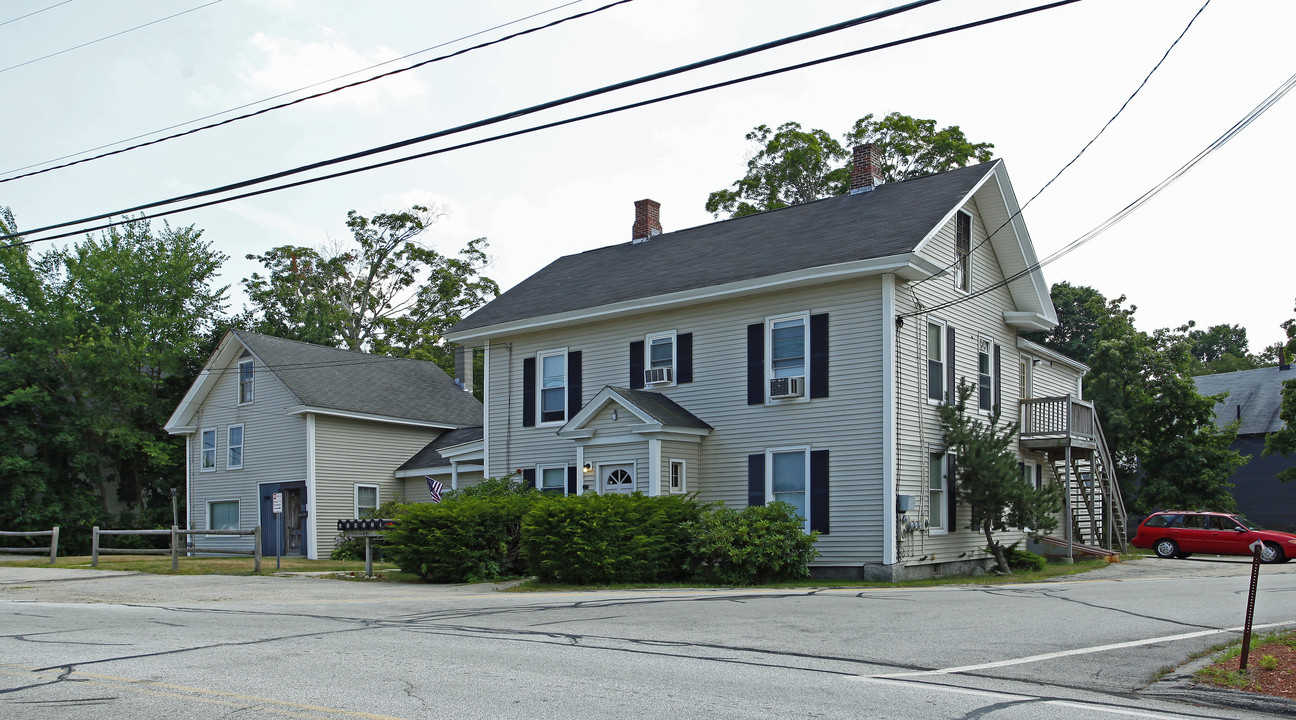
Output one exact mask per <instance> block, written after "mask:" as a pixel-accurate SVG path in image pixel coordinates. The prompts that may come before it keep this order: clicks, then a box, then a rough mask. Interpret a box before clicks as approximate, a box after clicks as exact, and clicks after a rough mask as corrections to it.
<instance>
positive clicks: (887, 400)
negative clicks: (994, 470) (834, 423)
mask: <svg viewBox="0 0 1296 720" xmlns="http://www.w3.org/2000/svg"><path fill="white" fill-rule="evenodd" d="M895 316H896V287H895V275H893V274H890V273H888V274H886V275H883V276H882V322H883V328H882V503H883V507H882V538H883V539H882V562H883V564H885V565H894V564H895V562H896V502H897V498H896V461H897V453H896V441H897V436H896V405H897V404H898V403H897V400H896V385H897V384H896V379H895V372H896V351H897V350H896V348H897V342H896V334H897V333H899V332H900V329H899V328H897V327H886V325H888V324H894V320H893V318H895Z"/></svg>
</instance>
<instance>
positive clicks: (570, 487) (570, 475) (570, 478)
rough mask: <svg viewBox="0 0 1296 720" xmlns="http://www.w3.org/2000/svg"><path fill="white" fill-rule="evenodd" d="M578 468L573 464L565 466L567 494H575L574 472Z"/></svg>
mask: <svg viewBox="0 0 1296 720" xmlns="http://www.w3.org/2000/svg"><path fill="white" fill-rule="evenodd" d="M578 470H579V469H578V468H577V467H576V466H575V465H568V466H567V494H568V495H575V494H576V473H577V472H578Z"/></svg>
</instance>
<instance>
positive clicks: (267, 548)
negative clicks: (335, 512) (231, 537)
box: [261, 482, 307, 555]
mask: <svg viewBox="0 0 1296 720" xmlns="http://www.w3.org/2000/svg"><path fill="white" fill-rule="evenodd" d="M277 492H281V493H283V496H284V497H283V514H282V517H281V516H280V515H276V514H275V512H274V494H275V493H277ZM306 517H307V511H306V483H304V482H291V483H274V484H269V485H262V486H261V554H262V555H306Z"/></svg>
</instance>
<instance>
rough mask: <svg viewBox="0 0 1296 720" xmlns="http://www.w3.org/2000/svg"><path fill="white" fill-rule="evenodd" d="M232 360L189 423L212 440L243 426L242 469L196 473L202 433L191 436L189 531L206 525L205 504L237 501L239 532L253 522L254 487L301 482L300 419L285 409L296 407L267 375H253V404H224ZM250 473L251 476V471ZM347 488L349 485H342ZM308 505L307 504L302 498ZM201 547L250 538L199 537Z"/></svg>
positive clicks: (234, 375) (232, 385) (237, 544)
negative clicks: (250, 436)
mask: <svg viewBox="0 0 1296 720" xmlns="http://www.w3.org/2000/svg"><path fill="white" fill-rule="evenodd" d="M238 362H239V361H238V360H232V361H231V362H230V364H229V366H227V367H225V368H217V369H216V370H217V371H218V375H217V378H216V384H215V385H214V386H213V388H212V391H211V394H210V395H209V396H208V400H207V401H206V402H204V403H203V404H202V407H201V408H200V409H199V411H198V413H197V414H196V415H195V417H194V424H195V425H198V426H199V427H202V428H204V429H205V430H206V429H210V430H212V432H213V433H214V434H215V435H216V436H217V437H222V436H226V442H228V437H227V435H228V428H229V427H231V426H235V425H242V426H243V427H244V438H243V450H242V453H241V455H242V461H243V467H244V468H245V469H244V470H237V469H235V470H234V471H232V472H231V471H230V470H229V468H227V467H225V466H224V464H221V466H220V467H218V468H216V469H214V470H213V471H207V472H200V470H201V466H202V434H201V433H197V434H195V436H194V441H193V442H192V443H190V446H191V448H192V449H191V451H190V452H191V455H190V457H189V459H188V463H189V468H190V478H191V479H192V480H191V486H190V493H191V496H190V497H189V502H188V508H189V511H188V512H189V521H188V522H189V527H191V528H194V529H203V528H206V527H207V523H208V520H209V517H208V515H207V503H208V502H216V501H228V500H234V499H237V500H238V501H239V504H240V513H241V522H242V528H243V529H245V530H246V529H250V528H251V527H253V526H254V525H256V524H257V523H258V522H259V516H260V512H261V510H260V508H261V495H260V484H262V483H279V482H302V481H304V480H305V479H306V419H305V417H304V416H302V415H290V414H288V412H287V410H286V409H287V408H291V407H293V406H295V405H297V404H298V402H299V401H298V400H297V399H296V398H294V397H293V396H292V394H290V393H289V392H288V390H287V388H285V387H284V386H283V384H282V383H280V382H279V381H278V379H276V378H275V377H274V374H273V373H268V372H258V373H257V388H256V392H257V402H255V403H251V404H244V405H238V404H236V403H232V402H230V399H231V398H237V396H238V395H237V393H238V385H239V376H238V371H237V367H238ZM247 428H254V429H255V431H256V439H255V440H254V441H253V442H251V443H249V442H248V438H247V437H246V435H247ZM215 449H216V450H218V451H223V452H218V453H217V454H216V457H217V458H219V457H220V456H221V455H225V456H226V458H227V460H228V448H222V447H217V448H215ZM252 470H255V472H252ZM348 487H349V485H348ZM308 502H309V500H308ZM202 545H203V547H207V548H211V549H213V550H215V549H238V550H251V549H252V539H251V538H250V537H217V536H213V537H210V538H205V539H204V540H203V543H202Z"/></svg>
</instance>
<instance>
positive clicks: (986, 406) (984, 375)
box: [977, 339, 994, 412]
mask: <svg viewBox="0 0 1296 720" xmlns="http://www.w3.org/2000/svg"><path fill="white" fill-rule="evenodd" d="M991 347H992V345H991V343H990V341H989V340H986V339H982V340H981V341H979V342H978V343H977V407H978V408H979V409H980V410H981V411H982V412H994V376H993V375H992V374H991V370H990V368H991V367H992V366H991V364H990V353H991Z"/></svg>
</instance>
